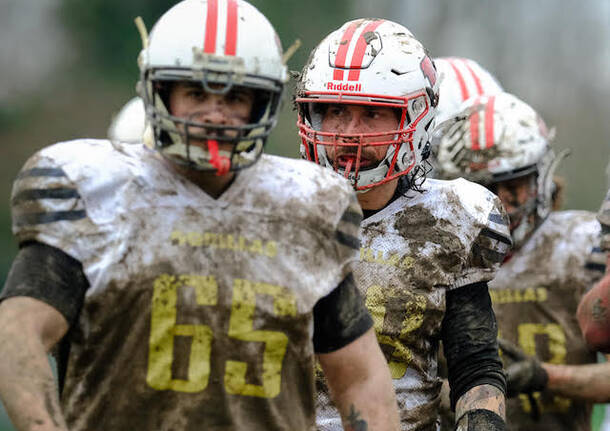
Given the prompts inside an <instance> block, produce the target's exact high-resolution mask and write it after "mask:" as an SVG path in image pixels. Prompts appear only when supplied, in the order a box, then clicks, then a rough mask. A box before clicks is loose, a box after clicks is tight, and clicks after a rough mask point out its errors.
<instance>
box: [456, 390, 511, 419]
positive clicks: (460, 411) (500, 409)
mask: <svg viewBox="0 0 610 431" xmlns="http://www.w3.org/2000/svg"><path fill="white" fill-rule="evenodd" d="M505 403H506V401H505V399H504V394H503V393H502V391H501V390H500V389H498V388H496V387H495V386H492V385H480V386H475V387H474V388H472V389H470V390H469V391H468V392H466V393H465V394H464V395H462V396H461V397H460V399H459V400H458V402H457V405H456V409H455V417H456V418H460V417H462V416H463V415H464V414H465V413H466V412H468V410H476V409H484V410H491V411H492V412H495V413H497V414H498V415H499V416H501V417H502V419H506V417H505V409H506V405H505Z"/></svg>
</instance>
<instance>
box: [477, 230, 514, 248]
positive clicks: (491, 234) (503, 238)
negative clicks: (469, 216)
mask: <svg viewBox="0 0 610 431" xmlns="http://www.w3.org/2000/svg"><path fill="white" fill-rule="evenodd" d="M481 235H485V236H488V237H489V238H492V239H495V240H496V241H500V242H503V243H504V244H507V245H513V242H512V241H511V239H510V238H507V237H506V236H504V235H502V234H501V233H498V232H495V231H493V230H491V229H489V228H486V227H485V228H483V229H481Z"/></svg>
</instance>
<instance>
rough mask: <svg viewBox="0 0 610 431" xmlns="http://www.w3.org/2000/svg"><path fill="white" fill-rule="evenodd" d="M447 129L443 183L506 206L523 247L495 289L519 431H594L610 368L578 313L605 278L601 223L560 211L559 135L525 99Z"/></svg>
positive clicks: (484, 102)
mask: <svg viewBox="0 0 610 431" xmlns="http://www.w3.org/2000/svg"><path fill="white" fill-rule="evenodd" d="M455 120H456V121H455V122H454V123H453V124H452V125H451V126H450V127H449V128H448V129H446V130H445V131H444V133H443V134H442V135H439V136H441V142H440V145H439V147H438V148H439V151H438V155H437V157H438V167H439V170H438V174H439V175H440V176H441V177H442V178H455V177H464V178H467V179H469V180H471V181H476V182H478V183H480V184H483V185H485V186H486V187H487V188H489V189H490V190H491V191H493V192H494V193H496V194H497V195H498V196H499V198H500V199H501V201H502V203H503V205H504V207H505V209H506V210H507V212H508V215H509V218H510V231H511V236H512V239H513V243H514V248H513V250H512V251H511V253H510V255H509V256H508V257H507V258H506V260H505V261H504V262H503V264H502V266H501V268H500V270H499V271H498V273H497V275H496V277H495V278H494V280H493V281H491V282H490V283H489V287H490V293H491V298H492V301H493V304H494V310H495V312H496V316H497V318H498V328H499V333H500V339H501V340H505V341H502V342H501V343H500V347H501V349H502V351H503V352H502V355H503V360H504V362H505V366H506V371H507V387H508V396H509V397H512V398H511V399H510V400H509V401H508V403H507V417H508V418H510V421H509V423H508V428H509V429H511V430H521V431H526V430H527V431H532V430H534V431H535V430H549V431H550V430H553V431H556V430H566V431H567V430H571V431H574V430H582V431H584V430H589V429H590V417H591V408H592V405H593V403H595V402H607V401H608V399H610V384H609V382H608V379H607V378H606V377H607V376H608V373H610V364H596V354H595V352H592V351H590V350H589V349H588V348H587V346H586V344H585V342H584V340H583V339H582V337H581V335H580V331H579V330H578V323H577V321H576V307H577V305H578V301H579V299H580V297H581V296H582V295H583V293H584V292H585V291H586V290H587V289H588V288H590V287H591V286H592V285H593V283H594V282H595V280H596V279H598V278H599V277H600V275H601V272H600V271H599V270H598V269H596V268H590V267H589V266H588V265H587V262H588V261H589V259H590V254H591V253H592V251H593V250H594V248H595V245H596V243H597V238H598V235H599V231H600V229H599V224H598V223H597V221H596V220H595V214H592V213H589V212H587V211H554V210H555V209H557V206H558V201H559V196H560V183H559V182H558V181H557V179H556V178H555V176H554V172H555V169H556V167H557V165H558V163H559V162H560V160H561V159H562V154H559V155H556V154H555V152H554V151H553V149H552V147H551V142H552V138H553V132H552V131H549V130H548V129H547V127H546V125H545V123H544V121H543V120H542V119H541V118H540V116H539V115H538V114H537V113H536V112H535V111H534V109H532V108H531V107H530V106H529V105H527V104H526V103H524V102H523V101H521V100H519V99H518V98H516V97H515V96H513V95H511V94H508V93H503V94H499V95H496V96H483V97H477V98H471V99H469V100H468V101H466V102H465V103H464V104H463V106H462V112H461V113H459V114H458V115H457V116H456V118H455Z"/></svg>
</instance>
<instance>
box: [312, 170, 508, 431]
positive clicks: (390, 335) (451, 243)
mask: <svg viewBox="0 0 610 431" xmlns="http://www.w3.org/2000/svg"><path fill="white" fill-rule="evenodd" d="M423 188H424V189H425V192H424V193H417V192H408V194H407V196H403V197H400V198H398V199H396V200H395V201H393V202H392V203H391V204H390V205H388V206H387V207H385V208H384V209H382V210H381V211H379V212H377V213H376V214H374V215H373V216H371V217H368V218H366V219H365V220H364V221H363V222H362V229H361V241H362V248H361V249H360V263H359V265H358V266H357V268H356V269H355V271H354V274H355V276H356V279H357V281H358V285H359V287H360V288H361V290H362V292H363V295H365V297H366V305H367V307H368V308H369V311H371V314H372V316H373V320H374V322H375V330H376V332H377V339H378V341H379V343H380V345H381V349H382V351H383V352H384V355H385V356H386V359H387V360H388V363H389V365H390V371H391V374H392V378H393V382H394V388H395V389H396V397H397V400H398V403H399V407H400V416H401V424H402V429H403V430H436V429H437V427H438V419H437V416H438V413H437V410H438V404H439V392H440V387H441V382H440V379H439V378H438V376H437V350H438V342H439V339H440V331H441V324H442V321H443V317H444V314H445V292H446V290H447V289H456V288H459V287H462V286H466V285H469V284H472V283H476V282H482V281H488V280H491V279H492V278H493V276H494V274H495V272H496V270H497V268H498V266H499V264H500V262H501V261H502V259H503V258H504V255H505V253H506V252H507V251H508V248H509V246H510V243H511V241H510V233H509V230H508V219H507V217H506V215H505V213H504V211H503V210H502V207H501V205H500V202H499V200H498V199H497V198H496V197H495V196H494V195H493V194H491V193H490V192H488V191H487V190H486V189H484V188H483V187H481V186H479V185H477V184H474V183H471V182H468V181H465V180H463V179H458V180H454V181H440V180H431V179H428V180H426V182H425V183H424V186H423ZM316 383H317V385H318V400H317V405H316V408H317V422H318V428H319V429H322V430H335V429H337V430H338V429H341V428H340V426H341V424H340V419H339V417H338V413H337V411H336V409H335V408H334V407H333V406H332V405H331V402H330V401H329V397H328V391H327V388H326V387H325V385H324V382H323V379H322V377H321V376H320V375H318V378H317V382H316Z"/></svg>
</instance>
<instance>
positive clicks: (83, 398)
mask: <svg viewBox="0 0 610 431" xmlns="http://www.w3.org/2000/svg"><path fill="white" fill-rule="evenodd" d="M143 39H144V41H145V45H144V49H143V50H142V52H141V54H140V57H139V65H140V68H141V81H140V84H139V89H140V96H141V97H142V99H143V100H144V105H145V107H146V113H147V116H148V121H149V122H150V125H151V127H152V131H153V132H154V133H153V134H152V135H151V136H152V138H153V139H152V141H151V142H150V143H148V145H150V146H147V145H142V144H126V145H123V144H121V143H118V142H110V141H107V140H87V139H83V140H76V141H71V142H63V143H58V144H56V145H52V146H50V147H47V148H44V149H43V150H41V151H40V152H38V153H37V154H35V155H34V156H33V157H32V158H30V160H29V161H28V162H27V163H26V164H25V166H24V168H23V170H22V171H21V172H20V174H19V175H18V177H17V179H16V181H15V183H14V187H13V195H12V202H11V203H12V215H13V231H14V233H15V235H16V237H17V240H18V241H19V244H20V251H19V253H18V255H17V257H16V259H15V261H14V263H13V266H12V269H11V272H10V274H9V276H8V280H7V283H6V287H5V289H4V290H3V292H2V297H1V299H2V302H1V303H0V345H2V361H0V395H1V398H2V401H3V403H4V404H5V406H6V407H7V410H8V412H9V415H10V417H11V419H12V421H13V422H14V424H15V425H16V427H17V428H18V429H19V430H26V429H28V430H30V429H45V430H51V429H52V430H66V429H70V430H96V429H98V430H102V429H103V430H110V429H112V430H170V429H174V430H185V431H186V430H201V429H208V430H212V429H213V430H269V429H278V430H279V429H282V430H309V429H314V426H315V421H314V419H315V418H314V389H315V387H314V366H313V365H314V355H315V354H316V353H317V354H319V359H320V363H321V365H322V368H323V369H324V371H325V372H326V373H327V377H328V381H329V382H330V384H331V387H332V388H333V393H334V394H335V400H336V401H337V403H338V404H339V406H340V410H341V413H342V417H343V418H344V420H345V425H346V428H348V429H362V428H358V426H364V427H365V428H366V425H367V424H368V426H369V427H371V428H373V429H384V430H385V429H388V430H390V429H397V427H398V414H397V409H396V402H395V397H394V392H393V388H392V383H391V378H390V373H389V369H388V366H387V364H386V362H385V360H384V357H383V355H382V352H381V350H380V348H379V345H378V344H377V342H376V339H375V334H374V332H373V329H372V319H371V317H370V315H369V314H368V312H367V310H366V307H365V306H364V302H363V300H362V299H361V297H360V296H359V294H358V290H357V287H356V286H355V282H354V278H353V276H352V270H351V263H352V261H353V260H355V259H356V258H357V253H358V250H359V242H358V228H359V222H360V219H361V211H360V208H359V206H358V203H357V201H356V198H355V196H354V193H353V190H352V189H351V187H350V185H349V183H348V182H347V181H345V180H343V179H341V178H339V177H337V176H335V175H334V174H332V173H330V172H328V171H327V170H325V169H323V168H320V167H318V166H314V165H312V164H310V163H308V162H305V161H300V160H287V159H282V158H278V157H271V156H261V152H262V149H263V144H264V142H265V139H266V137H267V135H268V134H269V132H270V131H271V129H272V128H273V126H274V125H275V122H276V118H277V113H278V106H279V102H280V97H281V92H282V88H283V85H284V82H285V81H286V75H287V73H286V67H285V65H284V64H283V61H282V53H281V46H280V44H279V39H278V37H277V35H276V33H275V31H274V29H273V28H272V26H271V25H270V24H269V22H268V21H267V19H266V18H265V17H264V16H263V15H262V14H261V13H260V12H258V10H256V9H255V8H254V7H253V6H252V5H250V4H249V3H246V2H245V1H243V0H185V1H183V2H180V3H178V4H176V5H175V6H173V7H172V8H171V9H170V10H169V11H167V12H166V13H165V14H164V15H163V16H162V17H161V18H160V19H159V21H158V22H157V24H156V25H155V27H154V29H153V30H152V33H151V35H150V39H148V38H147V37H143ZM328 196H332V197H333V199H332V200H328V199H327V198H328ZM54 346H56V349H57V363H58V369H59V390H60V392H61V395H60V398H58V396H57V390H56V386H55V383H54V381H53V377H52V373H51V370H50V368H49V365H48V362H47V356H46V353H47V352H48V351H49V350H50V349H52V348H54ZM350 427H351V428H350Z"/></svg>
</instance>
